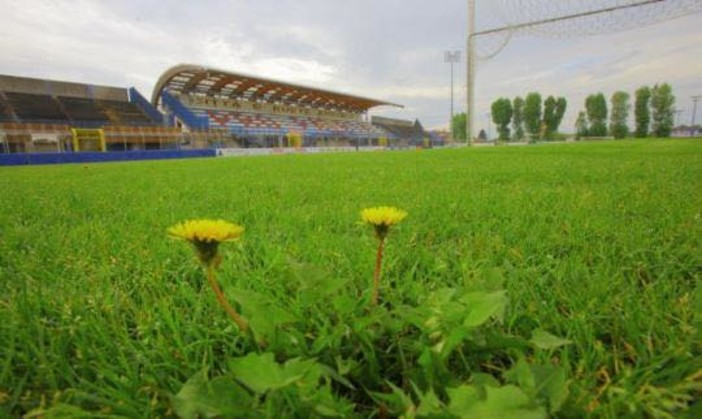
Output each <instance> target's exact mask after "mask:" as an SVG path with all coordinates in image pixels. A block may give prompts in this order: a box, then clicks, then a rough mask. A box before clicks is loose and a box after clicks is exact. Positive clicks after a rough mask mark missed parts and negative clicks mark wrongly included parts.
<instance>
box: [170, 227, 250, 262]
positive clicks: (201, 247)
mask: <svg viewBox="0 0 702 419" xmlns="http://www.w3.org/2000/svg"><path fill="white" fill-rule="evenodd" d="M243 232H244V228H243V227H242V226H240V225H237V224H232V223H228V222H226V221H223V220H188V221H185V222H182V223H180V224H176V225H175V226H173V227H171V228H169V229H168V235H169V236H171V237H173V238H176V239H183V240H187V241H189V242H190V243H192V244H193V246H195V250H196V251H197V254H198V257H199V258H200V261H201V262H202V263H203V264H205V265H209V264H210V263H212V262H214V261H215V260H216V257H217V248H218V246H219V244H220V243H222V242H226V241H231V240H236V239H238V238H239V237H240V236H241V234H242V233H243Z"/></svg>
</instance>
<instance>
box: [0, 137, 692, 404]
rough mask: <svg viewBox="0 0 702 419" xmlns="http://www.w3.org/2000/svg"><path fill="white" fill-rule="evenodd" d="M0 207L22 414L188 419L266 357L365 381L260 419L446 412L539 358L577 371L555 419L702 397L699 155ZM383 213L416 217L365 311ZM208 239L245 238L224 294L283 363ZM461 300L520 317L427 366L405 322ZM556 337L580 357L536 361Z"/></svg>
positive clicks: (641, 154)
mask: <svg viewBox="0 0 702 419" xmlns="http://www.w3.org/2000/svg"><path fill="white" fill-rule="evenodd" d="M0 191H2V192H1V194H2V195H1V196H2V199H1V200H0V416H3V415H5V416H7V415H9V416H16V415H22V414H25V413H27V412H34V413H36V414H41V413H42V412H47V413H48V414H49V415H51V414H53V415H55V416H60V417H61V416H81V415H83V416H93V417H95V416H99V415H104V416H124V417H153V416H167V415H171V414H175V413H174V412H175V411H178V412H180V413H182V412H183V410H182V409H183V408H182V406H178V402H177V401H174V400H176V399H177V398H176V399H174V397H173V396H174V395H175V394H177V393H179V392H180V391H181V388H182V387H183V384H184V383H185V382H186V381H187V380H188V379H189V378H190V377H193V376H196V377H198V376H197V373H198V372H199V371H202V370H203V369H204V368H206V369H207V370H208V371H209V377H211V378H212V379H213V380H215V379H217V377H220V378H222V379H225V378H226V377H229V376H231V375H232V374H233V375H234V376H235V377H236V376H238V375H237V374H236V373H235V372H236V371H238V369H237V368H239V370H240V369H241V366H237V365H239V364H237V362H244V361H241V360H242V359H243V360H247V359H248V358H246V357H244V355H246V354H251V353H259V354H263V355H265V354H266V353H273V354H274V355H275V359H276V360H277V361H278V362H284V361H286V360H290V359H294V358H297V357H299V358H301V359H304V360H307V359H314V360H316V362H318V363H319V364H323V365H324V366H326V367H329V368H330V369H331V370H334V371H335V374H336V375H338V376H339V377H342V376H343V378H339V377H337V378H334V379H329V380H328V381H329V383H326V384H325V378H320V379H319V382H320V383H321V384H320V385H319V386H317V385H316V382H315V384H314V385H313V386H311V387H309V386H308V387H309V388H308V387H305V386H303V385H302V384H299V383H298V385H297V387H296V389H284V391H283V390H280V391H277V392H276V391H270V392H268V393H267V396H266V397H263V396H261V395H260V394H258V395H254V396H255V397H258V399H256V400H254V401H253V402H251V401H250V400H249V398H250V397H253V396H252V395H251V394H250V393H251V392H248V393H247V392H244V393H245V394H244V393H242V394H244V396H246V397H248V398H247V399H246V400H247V402H246V403H249V402H250V403H252V406H254V407H252V409H253V410H252V411H251V412H255V414H254V413H251V416H255V415H270V416H277V415H293V414H297V415H298V416H299V417H308V416H314V415H320V414H322V413H323V412H325V410H323V409H321V408H319V406H321V405H324V406H327V407H329V406H331V407H329V408H330V409H331V408H334V409H336V411H337V412H345V415H347V416H348V415H352V414H355V415H359V416H366V417H367V416H372V415H374V414H376V413H377V411H378V406H379V405H381V404H382V403H381V402H380V401H379V400H380V399H379V398H378V396H377V394H376V393H378V394H379V393H384V394H390V393H392V386H391V385H390V383H391V384H392V385H394V386H397V388H398V389H401V390H402V392H404V394H405V395H408V396H409V397H410V398H411V400H410V402H407V401H405V404H407V403H410V404H413V405H415V406H419V407H421V406H429V405H430V404H431V403H430V402H429V401H425V402H423V400H424V399H423V397H424V396H426V395H427V394H428V393H427V392H429V390H430V389H433V391H435V392H436V393H437V394H436V395H437V397H438V399H439V400H440V401H439V402H437V403H439V404H442V405H447V404H448V402H447V400H448V399H449V398H451V399H452V400H453V398H452V397H449V396H450V395H452V394H454V393H451V391H452V390H450V389H451V388H457V386H459V385H461V383H476V382H477V381H478V378H479V377H483V376H485V373H487V374H490V375H491V376H494V377H496V378H497V379H498V380H499V381H500V383H502V384H504V383H506V382H509V381H510V380H509V376H506V375H505V374H504V372H505V371H506V370H509V369H513V368H515V362H516V361H517V360H518V359H523V360H525V361H526V362H527V363H529V364H531V365H550V366H556V365H557V366H560V367H562V369H563V371H565V377H566V378H565V380H566V383H567V395H566V396H564V397H565V401H564V402H563V403H562V405H561V406H559V408H554V406H553V404H551V405H549V406H550V407H549V409H550V411H551V413H553V414H554V415H555V416H562V417H573V416H584V415H594V416H600V417H623V416H665V415H673V416H676V415H682V414H684V412H685V411H686V409H687V407H688V406H691V405H693V404H694V402H695V400H697V399H699V398H700V396H701V395H702V354H701V353H700V352H701V351H700V349H701V346H700V341H699V334H698V332H699V327H696V324H697V325H698V323H696V322H699V314H698V315H697V317H696V313H695V310H694V307H695V304H698V305H699V304H700V302H699V297H698V298H695V297H694V295H695V289H696V288H695V287H696V283H697V282H699V281H700V279H701V277H702V193H700V191H702V142H699V141H672V140H667V141H641V142H604V143H596V144H568V145H544V146H532V147H490V148H471V149H459V150H426V151H421V152H415V151H408V152H388V153H372V154H370V153H358V154H356V153H351V154H329V155H291V156H272V157H251V158H229V159H227V158H222V159H205V160H184V161H158V162H138V163H115V164H112V163H110V164H88V165H64V166H43V167H13V168H0ZM375 205H394V206H397V207H399V208H402V209H404V210H406V211H407V212H408V213H409V216H408V218H407V219H406V220H405V221H404V222H403V223H402V224H401V225H400V226H399V227H398V228H396V229H394V230H393V231H391V234H390V236H389V238H388V244H387V248H386V260H385V265H384V271H383V280H382V284H381V294H380V295H381V300H382V301H383V302H384V305H383V308H380V309H378V310H371V311H370V312H366V308H365V307H366V304H365V301H366V300H367V298H368V292H369V290H370V283H371V280H372V275H373V267H374V257H375V245H376V243H375V239H374V237H373V234H372V232H371V229H370V228H369V227H368V226H363V225H360V224H359V211H360V210H361V209H363V208H365V207H369V206H375ZM190 218H222V219H225V220H228V221H231V222H235V223H239V224H241V225H243V226H244V227H245V228H246V231H245V233H244V236H243V239H242V240H241V241H240V242H237V243H235V244H224V245H222V247H221V250H222V254H223V256H224V262H223V264H222V266H221V268H220V271H219V277H218V278H219V281H220V282H221V284H222V287H223V288H224V289H225V290H226V291H227V292H228V293H229V295H230V298H231V299H232V300H236V301H237V303H238V304H239V305H240V306H241V307H242V308H243V310H244V314H245V315H249V316H250V317H253V318H254V319H253V320H252V321H253V326H256V327H258V328H259V330H261V331H265V332H266V333H268V340H269V345H270V346H268V347H266V348H265V349H264V348H261V347H259V346H258V345H257V344H256V343H255V342H253V341H251V340H250V339H248V338H247V337H246V336H242V335H239V333H238V331H237V329H236V327H235V326H234V325H233V324H232V323H231V321H230V320H229V319H228V317H227V316H226V314H225V313H224V311H223V310H222V309H221V308H220V307H219V306H218V305H217V304H216V301H215V299H214V297H213V294H212V292H211V290H210V289H209V288H208V287H207V285H206V282H205V280H204V277H203V273H202V270H201V269H200V268H199V267H198V265H197V263H196V261H195V258H194V255H193V252H192V251H191V249H190V248H189V247H188V246H187V245H186V244H184V243H182V242H177V241H174V240H171V239H168V238H167V237H166V235H165V230H166V228H167V227H169V226H171V225H173V224H175V223H177V222H180V221H182V220H185V219H190ZM447 288H449V289H455V290H460V292H461V293H470V292H473V291H485V292H491V291H496V290H500V289H504V290H506V293H507V298H508V300H509V304H508V305H507V308H506V312H505V313H504V318H503V319H502V321H501V322H500V321H499V320H500V319H499V317H500V316H499V315H498V316H494V317H493V320H490V321H489V322H488V323H486V324H484V325H483V326H482V328H481V329H480V332H479V333H477V332H476V333H477V334H472V335H471V337H470V338H466V340H465V341H464V342H463V343H462V344H461V345H459V346H458V347H457V348H456V349H455V351H454V352H452V355H451V357H450V359H445V360H443V361H442V362H445V364H442V365H440V366H437V365H434V364H432V365H428V364H427V363H426V358H423V357H422V356H423V355H426V353H428V352H426V350H425V349H426V347H428V346H429V345H430V344H431V343H433V342H432V341H431V339H432V338H431V337H429V335H428V334H427V333H425V332H426V331H425V330H423V329H422V326H421V324H420V325H415V326H412V325H411V323H412V321H411V320H407V319H408V318H410V317H412V316H417V317H421V316H423V315H425V314H427V313H428V312H427V313H425V312H423V311H421V310H424V309H426V310H429V308H428V307H430V306H431V304H432V301H434V300H433V299H436V298H439V297H438V296H439V295H441V293H442V292H444V291H442V290H445V289H447ZM697 294H698V295H700V292H699V290H698V293H697ZM461 295H462V294H461ZM492 295H495V294H492ZM457 298H458V297H457ZM460 298H463V297H460ZM437 307H439V308H441V307H440V306H437ZM427 315H428V314H427ZM495 317H496V318H495ZM446 324H449V323H448V320H447V323H446ZM536 330H544V331H547V332H549V333H551V334H553V335H555V336H559V337H562V338H566V339H568V340H570V341H571V342H572V343H571V344H569V345H565V346H561V347H558V348H556V349H550V350H542V349H538V348H534V347H533V346H531V345H529V343H528V341H529V339H530V338H531V337H532V334H533V332H534V331H536ZM445 332H446V333H449V332H450V330H447V331H445ZM471 333H473V332H471ZM498 338H499V339H498ZM485 342H487V343H485ZM496 342H497V343H496ZM500 342H502V343H500ZM242 357H243V358H242ZM237 359H238V360H239V361H236V360H237ZM233 360H234V361H233ZM247 362H248V361H247ZM266 362H268V361H266ZM432 368H434V369H432ZM442 368H443V369H442ZM422 369H423V371H422ZM428 370H431V371H432V372H427V371H428ZM442 374H444V375H442ZM201 378H202V377H201ZM203 379H204V378H203ZM442 379H445V380H446V383H445V386H446V387H442V386H443V385H444V384H441V385H439V384H437V383H436V382H439V381H441V380H442ZM344 380H348V381H349V382H348V384H350V385H352V386H353V387H354V388H355V389H354V390H351V389H350V387H349V386H347V385H344V384H343V383H342V382H343V381H344ZM433 380H435V381H436V382H434V381H433ZM512 381H513V382H514V381H515V380H512ZM191 382H193V380H191ZM229 384H231V385H232V386H235V387H236V386H237V384H236V383H229ZM229 384H227V385H229ZM239 384H241V383H239ZM308 384H309V383H308ZM308 384H305V385H308ZM412 384H415V385H416V387H419V389H420V390H421V391H414V390H413V386H412ZM518 384H520V386H521V387H524V385H523V383H522V382H520V383H518ZM565 385H566V384H563V386H562V387H563V388H565ZM237 388H240V387H237ZM398 391H399V390H398ZM325 392H326V393H329V394H326V393H325ZM373 394H375V396H374V395H373ZM203 397H205V396H203ZM242 397H243V396H242ZM309 400H313V402H309ZM541 402H544V401H543V399H541V400H540V403H541ZM310 403H311V404H310ZM544 403H545V402H544ZM551 403H553V401H552V402H551ZM386 404H387V406H386V407H387V408H388V409H390V413H391V414H396V413H392V412H393V410H392V408H393V404H397V403H396V401H389V402H387V403H386ZM545 404H546V405H548V403H545ZM310 406H317V407H315V408H312V407H310ZM696 408H697V409H699V405H697V407H696ZM179 409H181V410H179ZM286 409H287V410H286ZM304 409H312V410H304ZM314 409H316V410H314ZM344 409H346V410H344ZM383 409H385V407H383ZM420 413H421V409H420ZM225 416H226V415H225Z"/></svg>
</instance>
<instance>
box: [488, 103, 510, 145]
mask: <svg viewBox="0 0 702 419" xmlns="http://www.w3.org/2000/svg"><path fill="white" fill-rule="evenodd" d="M491 110H492V121H493V122H494V123H495V124H496V125H497V132H498V133H499V134H500V141H509V123H510V122H511V121H512V102H510V100H509V99H507V98H506V97H503V98H500V99H497V100H496V101H494V102H493V103H492V107H491Z"/></svg>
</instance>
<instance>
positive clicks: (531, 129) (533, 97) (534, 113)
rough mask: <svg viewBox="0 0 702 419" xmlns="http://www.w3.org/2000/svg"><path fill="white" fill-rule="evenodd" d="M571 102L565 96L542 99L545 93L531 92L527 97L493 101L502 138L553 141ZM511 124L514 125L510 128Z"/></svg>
mask: <svg viewBox="0 0 702 419" xmlns="http://www.w3.org/2000/svg"><path fill="white" fill-rule="evenodd" d="M567 107H568V102H567V101H566V99H565V98H564V97H559V98H556V97H553V96H549V97H547V98H546V100H544V101H543V106H542V101H541V94H540V93H538V92H531V93H529V94H527V95H526V98H525V99H522V98H521V97H520V96H517V97H515V98H514V99H513V100H510V99H509V98H506V97H503V98H499V99H497V100H496V101H494V102H493V103H492V106H491V111H492V112H491V115H492V122H494V123H495V125H497V132H498V134H499V140H500V141H510V140H514V141H522V140H523V139H524V138H525V137H526V136H529V138H531V139H532V140H536V139H542V140H553V139H555V137H556V133H558V127H559V126H560V125H561V121H563V115H565V111H566V108H567ZM510 126H511V128H510Z"/></svg>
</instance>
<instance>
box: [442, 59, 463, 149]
mask: <svg viewBox="0 0 702 419" xmlns="http://www.w3.org/2000/svg"><path fill="white" fill-rule="evenodd" d="M460 61H461V51H445V52H444V62H446V63H449V64H451V118H450V119H449V133H450V135H451V139H452V140H453V139H454V135H453V63H457V62H460Z"/></svg>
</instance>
